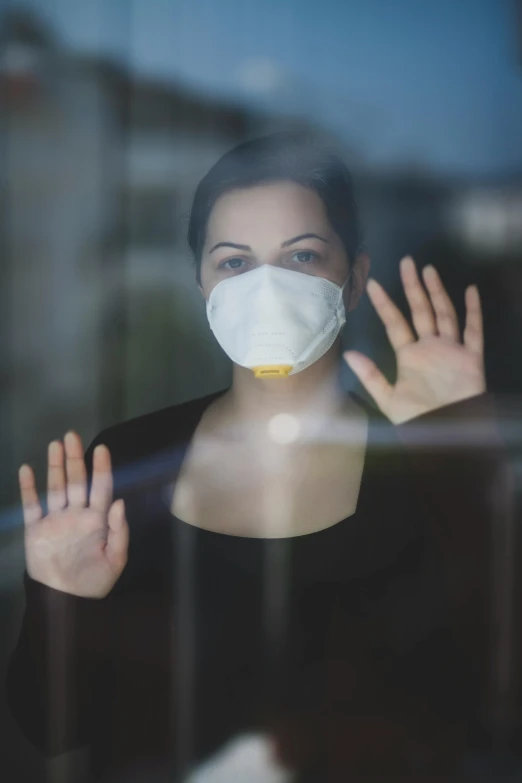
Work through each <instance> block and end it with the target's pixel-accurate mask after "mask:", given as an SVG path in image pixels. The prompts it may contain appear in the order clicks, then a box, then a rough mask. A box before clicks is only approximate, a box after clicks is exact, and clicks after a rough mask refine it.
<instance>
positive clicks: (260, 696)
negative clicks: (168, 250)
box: [8, 134, 502, 781]
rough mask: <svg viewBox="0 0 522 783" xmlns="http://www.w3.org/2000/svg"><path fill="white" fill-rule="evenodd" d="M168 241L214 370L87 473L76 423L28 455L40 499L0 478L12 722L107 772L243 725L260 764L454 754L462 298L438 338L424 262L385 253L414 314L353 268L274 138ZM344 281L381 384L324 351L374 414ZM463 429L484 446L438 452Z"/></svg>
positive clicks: (482, 462) (199, 749) (312, 175)
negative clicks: (177, 247)
mask: <svg viewBox="0 0 522 783" xmlns="http://www.w3.org/2000/svg"><path fill="white" fill-rule="evenodd" d="M189 243H190V246H191V249H192V251H193V253H194V257H195V262H196V277H197V282H198V285H199V287H200V290H201V293H202V295H203V296H204V297H205V300H206V302H207V314H208V318H209V322H210V326H211V328H212V329H213V331H214V333H215V335H216V338H217V340H218V341H219V343H220V344H221V346H222V347H223V349H224V350H225V352H226V353H227V354H228V355H229V356H230V357H231V359H232V360H233V362H234V370H233V382H232V385H231V387H230V388H229V389H226V390H224V391H222V392H219V393H216V394H213V395H210V396H207V397H205V398H203V399H198V400H194V401H192V402H189V403H186V404H184V405H179V406H174V407H170V408H166V409H164V410H161V411H158V412H155V413H151V414H148V415H146V416H140V417H139V418H137V419H134V420H131V421H128V422H125V423H122V424H119V425H117V426H114V427H111V428H109V429H108V430H106V431H104V432H102V433H101V434H100V435H98V437H97V438H95V440H94V441H93V443H91V445H90V447H89V448H88V449H87V452H86V455H85V461H84V458H83V449H82V443H81V440H80V437H79V436H78V435H77V434H76V433H74V432H69V433H67V435H66V436H65V438H64V444H63V445H62V443H60V442H53V443H51V444H50V446H49V472H48V510H47V514H46V515H44V512H43V511H42V509H41V507H40V504H39V501H38V496H37V492H36V488H35V483H34V477H33V473H32V471H31V469H30V467H29V466H22V468H21V469H20V486H21V493H22V502H23V508H24V518H25V523H26V562H27V572H26V575H25V589H26V597H27V607H26V612H25V616H24V620H23V626H22V631H21V634H20V639H19V642H18V646H17V648H16V650H15V652H14V654H13V656H12V660H11V664H10V670H9V679H8V693H9V699H10V704H11V709H12V711H13V713H14V715H15V716H16V718H17V720H18V722H19V724H20V725H21V727H22V729H23V730H24V732H25V733H26V735H27V736H28V737H29V738H30V739H31V740H32V741H33V742H34V743H35V744H36V745H38V746H39V747H40V748H42V749H43V750H44V751H45V752H47V753H51V754H52V753H58V752H61V751H62V750H65V749H67V748H72V747H76V746H78V745H81V744H89V745H90V747H91V758H92V762H91V764H92V771H93V774H94V776H95V777H96V778H98V779H103V780H125V781H127V780H145V779H146V780H155V779H157V780H174V779H176V780H184V779H186V777H185V775H186V774H187V773H188V771H189V770H194V766H195V765H196V766H197V765H198V764H201V763H203V762H204V761H205V760H208V759H212V758H215V757H216V754H218V756H219V754H220V753H221V752H222V751H223V748H225V749H226V748H227V747H230V745H227V743H230V742H233V741H235V740H237V739H238V738H241V737H244V736H245V735H250V734H252V733H254V734H259V735H262V736H268V737H269V738H271V741H272V742H273V749H274V755H273V758H272V761H271V762H270V763H269V762H266V759H265V763H268V766H269V767H270V770H268V767H267V772H266V777H265V778H262V779H263V780H265V779H266V780H270V779H271V778H270V777H269V771H270V774H272V773H273V772H274V770H276V771H277V770H280V769H281V767H282V766H284V768H285V769H288V770H291V771H292V774H293V778H292V779H295V780H313V781H316V780H317V781H327V780H344V779H348V778H349V777H350V776H351V778H350V779H358V778H357V776H358V775H359V776H362V777H361V779H367V776H369V775H372V774H386V775H389V774H397V775H405V774H408V775H414V774H418V775H419V776H420V775H421V774H424V773H426V774H433V773H436V772H445V771H449V770H455V769H456V768H457V766H458V763H459V760H460V759H461V758H462V755H463V754H464V753H465V752H466V750H467V749H469V748H470V747H473V744H474V742H476V741H477V740H476V737H477V736H479V733H480V732H479V727H480V717H481V715H482V714H483V712H484V710H485V709H486V710H487V703H486V702H485V701H484V698H485V697H484V692H485V690H484V689H485V687H486V686H487V673H488V666H489V663H490V662H489V659H488V657H487V650H488V649H489V648H488V643H489V641H488V636H487V627H488V589H489V557H488V548H489V539H488V536H489V526H490V525H491V522H492V519H493V515H494V511H495V509H494V508H493V500H492V498H491V493H490V491H489V490H490V487H491V482H492V481H493V480H494V478H495V476H496V475H497V474H498V467H499V465H500V466H501V464H502V452H501V450H500V448H499V447H498V445H497V443H496V440H495V430H494V426H493V420H492V410H491V400H490V395H489V394H488V393H487V392H486V384H485V375H484V360H483V335H482V323H481V308H480V300H479V294H478V291H477V289H476V287H475V286H470V287H469V288H468V289H467V290H466V294H465V300H466V323H465V328H464V331H463V335H461V332H460V328H459V324H458V320H457V316H456V313H455V309H454V306H453V304H452V302H451V300H450V299H449V297H448V295H447V293H446V291H445V288H444V286H443V284H442V282H441V280H440V278H439V276H438V274H437V272H436V270H435V269H434V268H432V267H426V268H424V269H423V270H422V279H423V282H424V284H425V287H424V285H423V284H422V282H421V280H420V279H419V277H418V274H417V271H416V267H415V263H414V262H413V260H412V259H411V258H405V259H403V260H402V261H401V264H400V275H401V280H402V284H403V286H404V291H405V294H406V297H407V300H408V303H409V306H410V309H411V316H412V322H413V328H412V326H410V324H409V323H408V321H407V320H406V318H405V317H404V316H403V315H402V314H401V313H400V311H399V310H398V308H397V307H396V306H395V304H394V303H393V302H392V301H391V300H390V298H389V297H388V295H387V294H386V292H385V291H384V290H383V288H382V287H381V286H380V285H379V284H378V283H377V281H376V280H369V281H368V282H367V277H368V272H369V258H368V256H367V254H366V253H365V252H363V251H362V249H361V235H360V226H359V221H358V217H357V210H356V206H355V202H354V196H353V190H352V185H351V180H350V175H349V173H348V171H347V169H346V167H345V166H344V164H343V163H342V161H341V160H340V159H339V158H338V156H337V155H336V154H335V153H334V152H333V151H331V150H330V149H328V148H325V147H322V146H321V145H318V144H316V143H314V142H313V141H312V140H310V139H308V138H306V137H303V136H297V135H292V134H280V135H275V136H271V137H267V138H263V139H258V140H255V141H251V142H248V143H246V144H243V145H241V146H239V147H237V148H236V149H234V150H232V151H231V152H229V153H228V154H226V155H225V156H224V157H223V158H222V159H221V160H220V161H219V162H218V163H217V164H216V165H215V166H214V168H213V169H212V170H211V171H210V172H209V173H208V174H207V176H206V177H205V178H204V179H203V181H202V182H201V183H200V185H199V187H198V189H197V191H196V194H195V198H194V204H193V209H192V214H191V221H190V226H189ZM365 290H367V292H368V295H369V297H370V300H371V302H372V304H373V306H374V308H375V310H376V311H377V313H378V315H379V317H380V319H381V320H382V322H383V324H384V327H385V329H386V332H387V335H388V337H389V339H390V342H391V344H392V346H393V348H394V350H395V354H396V359H397V380H396V382H395V384H393V385H392V384H390V383H389V382H388V381H387V380H386V379H385V378H384V376H383V375H382V373H381V372H380V371H379V370H378V368H377V367H376V366H375V364H374V363H373V362H372V361H371V360H370V359H369V358H367V357H365V356H363V355H362V354H360V353H358V352H356V351H348V352H347V353H345V354H344V359H345V360H346V362H347V363H348V364H349V366H350V367H351V369H352V370H353V371H354V373H355V374H356V376H357V377H358V378H359V380H360V382H361V383H362V385H363V386H364V387H365V388H366V390H367V391H368V392H369V394H370V395H371V397H372V398H373V399H374V400H375V402H376V404H377V406H378V408H374V407H373V406H370V405H368V404H366V403H365V402H364V401H363V400H362V399H361V398H359V397H358V396H357V395H355V394H348V393H346V392H345V391H344V390H343V389H342V387H341V384H340V382H339V364H340V361H339V360H340V351H341V348H340V331H341V329H342V326H343V324H344V321H345V318H346V316H347V314H348V313H350V312H351V311H352V310H353V309H354V307H355V306H356V304H357V302H358V300H359V299H360V297H361V295H362V294H363V292H364V291H365ZM348 317H349V316H348ZM180 372H182V368H180ZM477 419H480V420H481V421H482V422H483V423H484V424H485V430H484V432H485V433H486V435H488V437H490V440H489V442H488V448H487V449H485V448H476V447H473V448H472V447H471V445H470V443H469V440H468V441H466V437H464V438H461V437H458V438H456V439H455V438H454V439H453V440H454V442H453V444H450V445H451V448H450V446H449V445H448V444H447V436H448V433H453V434H454V433H455V429H454V425H455V423H459V424H465V423H466V422H470V423H471V425H472V426H473V425H474V424H475V423H476V421H477ZM488 422H489V423H490V424H491V426H490V424H488ZM467 432H468V431H467V430H466V431H465V432H464V435H466V433H467ZM468 434H469V433H468ZM436 436H439V437H438V441H439V443H438V445H437V444H436V443H435V440H436V439H437V438H436ZM455 440H456V442H455ZM225 755H226V754H225ZM270 764H271V765H272V766H270ZM194 774H196V773H194ZM155 776H156V777H155ZM231 779H236V778H231ZM252 779H253V778H252ZM198 780H199V778H198ZM209 780H210V778H209Z"/></svg>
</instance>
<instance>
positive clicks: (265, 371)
mask: <svg viewBox="0 0 522 783" xmlns="http://www.w3.org/2000/svg"><path fill="white" fill-rule="evenodd" d="M252 369H253V371H254V375H255V377H256V378H286V377H287V376H288V375H289V373H290V371H291V370H292V369H293V367H292V365H291V364H261V365H259V366H258V367H252Z"/></svg>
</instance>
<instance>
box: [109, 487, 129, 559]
mask: <svg viewBox="0 0 522 783" xmlns="http://www.w3.org/2000/svg"><path fill="white" fill-rule="evenodd" d="M128 548H129V526H128V524H127V519H126V517H125V503H124V501H123V500H121V499H120V500H116V501H115V502H114V503H113V504H112V506H111V508H110V510H109V532H108V535H107V547H106V549H105V554H106V556H107V559H108V560H109V562H110V563H111V565H112V566H114V568H115V569H116V570H120V569H123V567H124V565H125V564H126V562H127V552H128Z"/></svg>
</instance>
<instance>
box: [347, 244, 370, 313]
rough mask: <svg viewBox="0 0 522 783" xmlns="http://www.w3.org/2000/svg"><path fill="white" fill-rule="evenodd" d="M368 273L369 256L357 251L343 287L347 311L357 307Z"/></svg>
mask: <svg viewBox="0 0 522 783" xmlns="http://www.w3.org/2000/svg"><path fill="white" fill-rule="evenodd" d="M369 273H370V256H369V255H368V253H366V252H361V253H357V255H356V256H355V260H354V261H353V263H352V273H351V277H350V280H349V281H348V284H347V286H346V288H345V289H344V306H345V309H346V312H347V313H349V312H351V311H352V310H354V309H355V308H356V307H357V303H358V301H359V299H360V298H361V296H362V295H363V293H364V290H365V288H366V281H367V279H368V275H369Z"/></svg>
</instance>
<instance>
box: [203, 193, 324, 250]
mask: <svg viewBox="0 0 522 783" xmlns="http://www.w3.org/2000/svg"><path fill="white" fill-rule="evenodd" d="M267 230H269V231H270V235H271V236H273V237H275V238H278V239H279V238H280V237H283V240H284V239H287V238H288V237H290V236H296V235H297V234H299V233H305V232H308V231H315V232H316V233H320V231H322V232H323V234H324V233H329V232H330V231H331V228H330V225H329V221H328V218H327V215H326V211H325V208H324V204H323V202H322V201H321V199H320V198H319V196H318V195H317V193H315V192H314V191H313V190H310V189H309V188H306V187H303V186H302V185H298V184H297V183H294V182H275V183H267V184H263V185H255V186H252V187H248V188H238V189H235V190H231V191H229V192H228V193H224V194H223V195H222V196H220V197H219V199H218V200H217V201H216V203H215V205H214V207H213V209H212V212H211V214H210V218H209V222H208V226H207V242H206V244H209V243H210V242H212V241H214V240H215V241H218V240H230V241H233V242H238V243H241V244H251V242H250V241H249V239H250V240H252V236H253V235H254V236H256V235H257V234H259V235H260V236H263V235H265V237H266V232H267ZM225 234H226V236H225ZM242 240H244V242H242Z"/></svg>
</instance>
